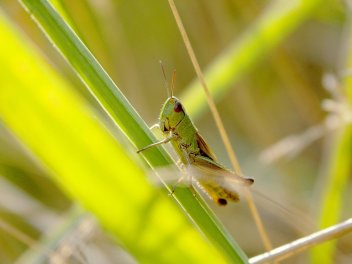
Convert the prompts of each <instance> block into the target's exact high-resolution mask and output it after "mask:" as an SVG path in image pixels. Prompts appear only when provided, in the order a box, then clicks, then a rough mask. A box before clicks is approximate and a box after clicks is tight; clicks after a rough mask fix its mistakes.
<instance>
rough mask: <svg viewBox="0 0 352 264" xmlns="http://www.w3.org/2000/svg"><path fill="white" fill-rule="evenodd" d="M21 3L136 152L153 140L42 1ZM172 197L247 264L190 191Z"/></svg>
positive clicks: (156, 162)
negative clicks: (131, 143)
mask: <svg viewBox="0 0 352 264" xmlns="http://www.w3.org/2000/svg"><path fill="white" fill-rule="evenodd" d="M21 2H22V3H23V4H24V6H25V7H26V8H27V9H28V11H29V13H30V14H31V15H32V17H33V18H34V19H35V20H36V21H37V22H38V24H39V25H40V26H41V27H42V28H43V29H44V31H45V32H46V34H47V35H48V37H49V38H50V39H51V41H52V42H53V43H54V45H55V46H56V47H57V48H58V49H59V50H60V52H61V53H62V54H63V56H64V57H65V58H66V59H67V60H68V61H69V63H70V64H71V65H72V67H73V68H74V69H75V71H76V72H77V73H78V75H79V76H80V77H81V79H82V80H83V81H84V82H85V84H86V85H87V87H88V88H89V89H90V91H91V92H92V93H93V94H94V95H95V96H96V97H97V99H98V100H99V102H100V104H101V105H102V107H103V108H104V109H105V110H106V111H107V113H108V114H109V115H110V116H111V117H112V119H113V120H114V121H115V122H116V123H117V124H118V125H119V127H120V128H121V129H122V131H123V132H124V133H125V134H126V135H127V137H128V138H129V139H130V141H131V142H133V144H135V146H136V149H138V148H141V147H144V146H146V145H148V144H150V143H151V142H152V141H154V140H155V139H154V137H153V135H152V134H151V132H150V130H149V128H148V127H147V126H146V124H145V122H144V121H143V120H142V119H141V118H140V116H139V115H138V114H137V113H136V112H135V110H134V109H133V107H132V106H131V105H130V104H129V102H128V101H127V99H126V98H125V97H124V95H123V94H122V93H121V92H120V91H119V90H118V88H117V87H116V85H115V84H114V83H113V81H112V80H111V79H110V78H109V76H108V75H107V74H106V72H105V71H104V70H103V69H102V67H101V66H100V65H99V63H98V62H97V61H96V60H95V58H94V57H93V56H92V54H91V53H90V52H89V51H88V50H87V48H86V47H85V46H84V45H83V43H82V42H81V41H80V40H79V39H78V38H77V36H76V35H75V34H74V32H72V30H71V29H70V28H69V27H68V26H67V25H66V24H65V22H64V21H63V19H62V18H61V17H60V16H59V15H58V14H57V12H56V11H55V10H54V9H53V7H52V6H51V5H50V4H49V3H48V2H47V1H44V0H41V1H30V0H23V1H21ZM144 155H145V158H146V160H147V161H148V162H149V164H150V165H151V166H153V167H156V166H165V165H168V164H170V162H171V160H170V158H169V156H168V155H167V153H165V152H164V151H163V150H161V149H157V148H154V149H151V150H150V151H148V152H145V154H144ZM175 196H176V199H177V201H178V202H179V203H180V204H181V206H182V207H183V208H184V209H185V211H186V212H187V214H188V216H189V217H190V218H191V219H192V220H193V221H194V222H195V223H196V224H197V225H198V227H199V229H200V230H201V231H202V232H203V233H204V234H205V236H206V237H207V238H208V239H209V240H210V241H211V242H212V243H214V245H216V246H217V247H218V248H219V249H220V250H221V251H222V252H223V253H224V254H225V255H226V256H227V257H228V259H230V260H231V261H233V262H246V261H247V257H246V256H245V254H244V253H243V252H242V250H241V248H240V247H239V246H238V245H237V244H236V242H235V241H234V240H233V239H232V238H231V237H230V236H229V235H228V234H227V232H226V231H225V229H224V227H223V226H222V225H221V224H220V223H219V221H218V220H217V218H216V217H215V216H214V214H213V213H212V212H211V211H210V210H209V208H208V207H207V206H206V205H205V204H204V203H199V202H198V201H197V200H196V199H195V198H194V196H193V194H192V192H191V191H190V190H188V189H185V190H182V191H177V192H176V194H175Z"/></svg>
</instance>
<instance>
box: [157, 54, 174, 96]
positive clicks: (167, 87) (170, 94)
mask: <svg viewBox="0 0 352 264" xmlns="http://www.w3.org/2000/svg"><path fill="white" fill-rule="evenodd" d="M159 63H160V68H161V72H162V73H163V76H164V86H165V88H166V91H167V96H168V97H172V94H173V93H172V91H171V92H170V89H169V85H168V84H167V80H166V74H165V69H164V65H163V62H162V61H161V60H160V61H159Z"/></svg>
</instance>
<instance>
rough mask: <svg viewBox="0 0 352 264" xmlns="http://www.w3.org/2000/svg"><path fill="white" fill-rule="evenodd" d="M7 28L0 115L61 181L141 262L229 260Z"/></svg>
mask: <svg viewBox="0 0 352 264" xmlns="http://www.w3.org/2000/svg"><path fill="white" fill-rule="evenodd" d="M0 33H1V36H2V37H3V41H2V45H1V48H0V61H1V64H0V80H1V85H0V87H1V88H0V118H1V120H2V122H3V123H4V124H5V125H6V126H7V127H8V128H9V129H11V131H12V132H13V133H14V134H15V135H16V136H17V138H18V139H20V140H21V142H22V143H24V144H25V146H27V148H28V149H29V150H30V151H31V153H33V154H34V155H35V157H37V158H38V160H39V161H40V162H41V163H42V164H43V165H44V166H45V167H46V168H47V170H48V171H49V172H50V174H51V176H52V177H54V178H55V180H56V181H57V183H58V184H59V185H60V186H61V188H62V189H63V190H65V191H66V192H67V193H68V194H70V196H71V197H73V198H74V199H77V200H78V201H80V202H81V203H82V204H83V205H84V207H85V208H86V209H88V210H89V211H91V212H93V213H94V214H95V216H96V217H97V218H98V219H99V221H100V223H101V224H103V226H104V227H105V228H106V229H108V230H110V232H111V233H112V234H113V235H115V237H116V238H117V239H118V240H119V241H120V242H121V243H122V244H123V245H124V246H125V247H126V248H127V249H128V250H129V251H130V252H131V253H132V254H133V255H134V256H135V257H136V258H137V259H138V260H139V261H141V262H145V263H170V262H172V263H206V262H208V261H210V262H212V263H219V262H220V263H225V261H224V258H223V255H222V254H221V253H220V252H219V251H218V250H216V248H215V247H213V246H212V245H211V244H209V243H207V242H206V241H205V239H204V238H203V237H202V236H201V235H200V234H199V232H197V230H196V229H195V228H194V226H192V225H191V224H190V222H189V221H188V219H187V217H185V215H183V214H182V213H180V212H181V211H180V210H179V209H178V208H177V206H176V205H175V203H173V202H172V200H171V199H170V198H169V197H167V196H166V195H163V194H162V193H161V192H160V190H158V189H157V188H156V187H155V186H153V185H152V184H151V183H150V182H149V181H148V180H147V179H146V177H145V173H144V171H143V170H142V169H141V168H140V166H138V162H136V160H135V159H134V158H132V157H131V156H130V155H128V152H127V151H126V148H125V147H123V146H121V144H119V143H118V142H117V141H116V140H115V139H114V138H113V137H112V136H111V134H110V133H109V132H108V131H107V130H106V128H104V127H103V126H102V125H101V123H100V122H99V121H98V120H97V119H96V118H94V113H93V112H92V111H91V109H90V108H89V107H88V106H87V104H86V103H85V101H84V100H83V99H82V98H81V97H79V96H78V95H77V94H76V93H75V92H73V89H72V87H69V85H68V84H67V83H66V82H65V81H63V80H62V79H61V78H59V77H58V75H57V74H56V73H55V72H54V71H53V70H52V69H51V68H49V67H48V65H47V64H45V63H44V62H43V60H42V59H41V58H40V57H39V56H38V54H37V53H36V50H35V49H34V48H33V47H31V46H30V45H28V42H27V40H26V39H24V38H21V37H19V35H18V34H16V33H15V30H14V29H13V28H11V27H10V26H9V24H8V23H7V22H5V20H4V18H3V16H0ZM26 43H27V45H25V44H26ZM166 243H167V245H165V244H166ZM204 252H206V254H204ZM234 262H235V261H234Z"/></svg>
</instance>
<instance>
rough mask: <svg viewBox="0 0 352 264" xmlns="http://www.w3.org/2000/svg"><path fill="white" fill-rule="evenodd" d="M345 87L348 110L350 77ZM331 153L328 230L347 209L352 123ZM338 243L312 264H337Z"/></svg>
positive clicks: (323, 223)
mask: <svg viewBox="0 0 352 264" xmlns="http://www.w3.org/2000/svg"><path fill="white" fill-rule="evenodd" d="M348 29H349V31H348V38H349V39H348V41H347V43H349V44H351V43H352V31H351V22H350V23H349V25H348ZM350 46H351V45H346V47H348V48H349V50H347V52H348V56H347V58H346V63H345V67H346V69H350V68H351V66H352V49H351V48H350ZM342 87H343V91H344V95H345V97H344V98H343V100H345V101H342V102H339V103H345V104H346V106H347V107H346V109H350V110H349V111H351V109H352V77H351V76H347V77H345V78H344V80H343V82H342ZM341 114H342V115H344V114H347V115H351V112H349V113H348V112H347V113H341ZM331 146H332V147H331V152H330V153H329V158H328V167H327V175H326V176H327V180H326V182H325V183H324V188H323V191H322V192H321V201H320V202H319V204H321V209H320V212H319V213H320V215H319V219H318V226H319V227H320V228H326V227H329V226H331V225H334V224H336V223H338V222H340V221H341V220H342V219H341V216H342V213H343V207H344V204H343V202H344V196H345V194H346V190H347V186H348V181H349V180H350V176H351V172H352V163H351V161H352V124H351V123H347V124H345V125H343V126H342V127H341V128H340V129H339V131H337V133H336V134H335V135H334V138H333V140H332V142H331ZM336 242H337V241H331V242H328V243H325V244H323V245H321V246H318V247H316V248H314V249H313V250H312V254H311V259H312V263H334V262H335V261H334V255H335V252H336Z"/></svg>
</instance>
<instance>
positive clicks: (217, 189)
mask: <svg viewBox="0 0 352 264" xmlns="http://www.w3.org/2000/svg"><path fill="white" fill-rule="evenodd" d="M162 70H163V68H162ZM163 73H164V70H163ZM164 76H165V73H164ZM165 79H166V78H165ZM174 79H175V72H174V74H173V78H172V85H171V92H170V95H169V98H168V99H167V100H166V102H165V103H164V105H163V107H162V109H161V112H160V116H159V124H156V125H154V126H153V128H155V127H157V128H159V129H160V130H161V132H162V133H163V135H164V136H165V138H164V139H163V140H161V141H159V142H156V143H153V144H150V145H148V146H146V147H144V148H142V149H140V150H138V151H137V153H139V152H141V151H145V150H147V149H149V148H152V147H155V146H158V145H161V144H166V143H168V142H170V143H171V144H172V146H173V148H174V149H175V151H176V153H177V155H178V156H179V158H180V160H181V162H182V163H183V164H184V165H186V167H188V168H190V167H192V171H194V170H197V171H198V172H200V173H201V174H203V175H206V176H207V177H200V178H199V180H198V182H197V183H199V185H200V187H201V188H202V189H203V191H205V193H206V194H207V195H208V196H209V197H210V198H211V199H213V200H214V201H215V202H216V203H217V204H218V205H226V204H227V201H228V200H229V201H233V202H237V201H239V195H238V193H237V192H236V191H235V190H233V188H227V187H226V186H223V185H221V184H219V181H221V179H224V177H230V178H231V181H235V182H236V183H238V184H240V185H242V186H249V185H251V184H252V183H253V182H254V180H253V179H250V178H243V177H241V176H239V175H236V174H234V173H233V172H231V171H230V170H228V169H226V168H225V167H224V166H222V165H221V164H219V163H218V162H217V160H216V157H215V155H214V153H213V152H212V151H211V149H210V148H209V146H208V144H207V143H206V142H205V140H204V139H203V138H202V136H201V135H200V134H199V133H198V130H197V128H196V127H195V126H194V124H193V122H192V120H191V119H190V117H189V116H188V115H187V113H186V111H185V109H184V107H183V105H182V104H181V102H180V100H179V99H177V98H176V97H174V96H173V86H174ZM192 171H190V173H192ZM179 181H180V180H179ZM191 182H192V181H191ZM173 191H174V190H173ZM173 191H172V192H173Z"/></svg>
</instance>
